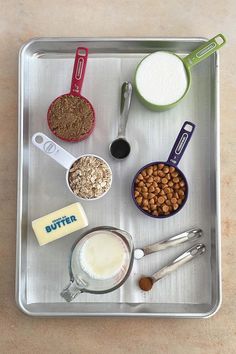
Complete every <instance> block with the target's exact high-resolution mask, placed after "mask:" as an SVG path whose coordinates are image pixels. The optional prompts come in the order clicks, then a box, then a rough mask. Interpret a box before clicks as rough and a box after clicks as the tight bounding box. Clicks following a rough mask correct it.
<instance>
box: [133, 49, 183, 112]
mask: <svg viewBox="0 0 236 354" xmlns="http://www.w3.org/2000/svg"><path fill="white" fill-rule="evenodd" d="M136 84H137V87H138V90H139V93H140V94H141V95H142V96H143V97H145V99H146V100H147V101H149V102H151V103H153V104H157V105H160V106H163V105H168V104H171V103H173V102H176V101H178V100H179V99H180V98H181V97H182V96H183V95H184V93H185V91H186V90H187V87H188V77H187V74H186V70H185V67H184V64H183V62H182V61H181V60H180V59H179V58H178V57H177V56H176V55H173V54H172V53H168V52H156V53H153V54H151V55H149V56H148V57H147V58H146V59H145V60H144V61H143V62H142V63H141V65H140V66H139V68H138V71H137V76H136Z"/></svg>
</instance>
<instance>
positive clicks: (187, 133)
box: [131, 121, 195, 219]
mask: <svg viewBox="0 0 236 354" xmlns="http://www.w3.org/2000/svg"><path fill="white" fill-rule="evenodd" d="M194 129H195V124H193V123H191V122H188V121H186V122H185V123H184V124H183V126H182V128H181V130H180V132H179V135H178V136H177V139H176V141H175V143H174V146H173V148H172V150H171V152H170V155H169V157H168V160H167V161H155V162H151V163H149V164H147V165H145V166H143V167H142V168H140V170H139V171H138V172H137V173H136V175H135V177H134V179H133V182H132V186H131V195H132V199H133V201H134V203H135V205H136V206H137V207H138V209H139V210H140V211H142V212H143V213H144V214H146V215H148V216H151V217H153V218H158V219H159V218H167V217H170V216H172V215H174V214H176V213H178V212H179V211H180V210H181V209H182V208H183V206H184V205H185V203H186V201H187V198H188V182H187V179H186V177H185V175H184V174H183V172H182V171H181V170H180V169H179V168H178V167H177V165H178V163H179V162H180V160H181V158H182V156H183V154H184V151H185V149H186V147H187V145H188V143H189V141H190V139H191V137H192V134H193V131H194ZM158 164H164V165H165V166H168V167H175V170H176V171H177V172H178V173H179V175H180V176H181V177H182V179H183V181H184V183H185V188H186V191H185V199H184V200H183V202H182V204H181V205H180V206H179V208H178V209H177V210H174V211H172V212H171V213H170V214H169V215H158V216H157V215H153V214H151V213H149V212H147V211H146V210H144V209H143V208H142V207H141V206H140V205H139V204H138V203H137V201H136V199H135V195H134V192H135V183H136V179H137V177H138V175H139V174H140V173H141V172H142V171H143V170H144V169H146V168H148V167H150V166H152V165H158Z"/></svg>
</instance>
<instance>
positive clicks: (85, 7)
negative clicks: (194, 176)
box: [0, 0, 236, 354]
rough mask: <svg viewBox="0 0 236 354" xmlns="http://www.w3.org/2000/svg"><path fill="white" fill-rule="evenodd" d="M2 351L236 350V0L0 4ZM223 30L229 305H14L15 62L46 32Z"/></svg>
mask: <svg viewBox="0 0 236 354" xmlns="http://www.w3.org/2000/svg"><path fill="white" fill-rule="evenodd" d="M0 8H1V11H0V29H1V36H0V44H1V45H0V87H1V95H0V121H1V123H0V142H1V148H0V166H1V168H0V205H1V214H0V222H1V224H0V225H1V246H0V279H1V285H0V352H1V353H32V352H34V353H104V354H105V353H109V354H110V353H112V354H116V353H122V354H123V353H164V354H166V353H170V354H172V353H181V354H183V353H187V354H188V353H193V354H195V353H197V354H198V353H208V354H211V353H212V354H217V353H219V354H224V353H227V354H231V353H235V347H236V335H235V334H236V277H235V273H236V262H235V259H236V257H235V251H236V242H235V239H234V238H235V232H236V221H235V215H236V210H235V197H236V195H235V191H236V183H235V174H236V164H235V155H236V148H235V136H236V124H235V116H236V109H235V92H236V74H235V69H234V65H235V56H236V21H235V18H236V2H235V0H216V1H214V2H213V1H210V0H198V1H196V0H169V1H168V0H167V1H161V0H142V1H141V0H136V1H132V0H131V1H129V0H113V1H109V0H100V1H93V0H83V1H81V0H77V1H76V0H71V1H66V0H57V1H55V0H52V1H48V0H47V1H46V0H41V1H33V0H25V1H23V0H22V1H16V0H15V1H14V0H8V1H4V0H1V1H0ZM219 32H222V33H224V34H225V35H226V36H227V39H228V44H227V45H226V46H225V47H224V49H223V50H222V51H221V55H220V64H221V171H222V172H221V198H222V199H221V206H222V265H223V304H222V307H221V309H220V311H219V312H218V313H217V314H216V315H215V316H214V317H212V318H210V319H207V320H183V319H181V320H172V319H128V318H125V319H119V318H113V319H112V318H103V319H98V318H97V319H96V318H91V319H81V318H66V319H65V318H57V319H53V318H49V319H43V318H30V317H27V316H26V315H24V314H23V313H21V312H20V311H19V310H18V309H17V307H16V305H15V300H14V275H15V225H16V166H17V57H18V50H19V47H20V46H21V45H22V44H23V43H24V42H26V41H28V40H29V39H30V38H32V37H41V36H42V37H43V36H47V37H49V36H52V37H53V36H61V37H63V36H67V37H70V36H73V37H80V36H81V37H83V36H86V37H90V36H91V37H96V36H134V37H135V36H137V37H142V36H159V37H161V36H163V37H165V36H174V37H178V36H180V37H181V36H183V37H186V36H188V37H191V36H196V37H199V36H203V37H208V38H210V37H212V36H213V35H215V34H216V33H219Z"/></svg>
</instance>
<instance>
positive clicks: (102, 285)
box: [61, 226, 134, 302]
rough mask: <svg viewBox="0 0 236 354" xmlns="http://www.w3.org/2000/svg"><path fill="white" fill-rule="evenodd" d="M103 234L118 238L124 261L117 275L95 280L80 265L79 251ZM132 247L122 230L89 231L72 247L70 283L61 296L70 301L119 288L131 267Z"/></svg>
mask: <svg viewBox="0 0 236 354" xmlns="http://www.w3.org/2000/svg"><path fill="white" fill-rule="evenodd" d="M100 232H103V233H104V232H105V233H108V234H110V235H112V236H115V237H118V239H120V240H121V241H122V243H124V245H125V248H126V254H125V261H124V264H123V266H122V268H121V269H120V271H119V272H118V273H116V274H115V275H114V276H112V277H110V278H107V279H95V278H93V277H91V276H90V275H89V274H88V273H87V272H86V271H85V270H84V269H83V266H82V264H81V250H82V248H83V246H84V244H85V242H86V241H87V240H89V239H90V238H91V237H93V236H94V235H96V233H97V234H98V233H100ZM133 252H134V246H133V241H132V237H131V236H130V234H128V233H127V232H126V231H124V230H120V229H117V228H115V227H110V226H101V227H96V228H94V229H91V230H89V231H87V232H85V233H84V234H82V238H81V239H80V240H79V241H76V242H75V244H74V245H73V247H72V250H71V255H70V259H69V274H70V283H69V284H68V285H67V287H66V288H65V289H64V290H63V291H62V292H61V296H62V297H63V298H64V299H65V300H66V301H67V302H70V301H72V300H73V299H74V298H75V297H76V296H77V295H78V294H79V293H82V292H85V293H91V294H106V293H108V292H111V291H114V290H115V289H117V288H119V287H120V286H121V285H122V284H123V283H124V282H125V281H126V279H127V278H128V276H129V274H130V272H131V269H132V266H133V260H134V257H133Z"/></svg>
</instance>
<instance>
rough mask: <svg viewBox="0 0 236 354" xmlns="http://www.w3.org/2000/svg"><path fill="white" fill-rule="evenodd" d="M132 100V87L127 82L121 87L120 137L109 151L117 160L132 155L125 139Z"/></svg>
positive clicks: (111, 145)
mask: <svg viewBox="0 0 236 354" xmlns="http://www.w3.org/2000/svg"><path fill="white" fill-rule="evenodd" d="M131 98H132V85H131V83H130V82H127V81H125V82H124V83H123V85H122V87H121V106H120V119H119V128H118V135H117V138H116V139H115V140H113V142H112V143H111V144H110V147H109V150H110V153H111V155H112V156H113V157H114V158H115V159H119V160H120V159H124V158H126V157H127V156H128V155H129V153H130V149H131V148H130V144H129V142H128V141H127V140H126V138H125V130H126V125H127V121H128V117H129V109H130V104H131Z"/></svg>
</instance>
